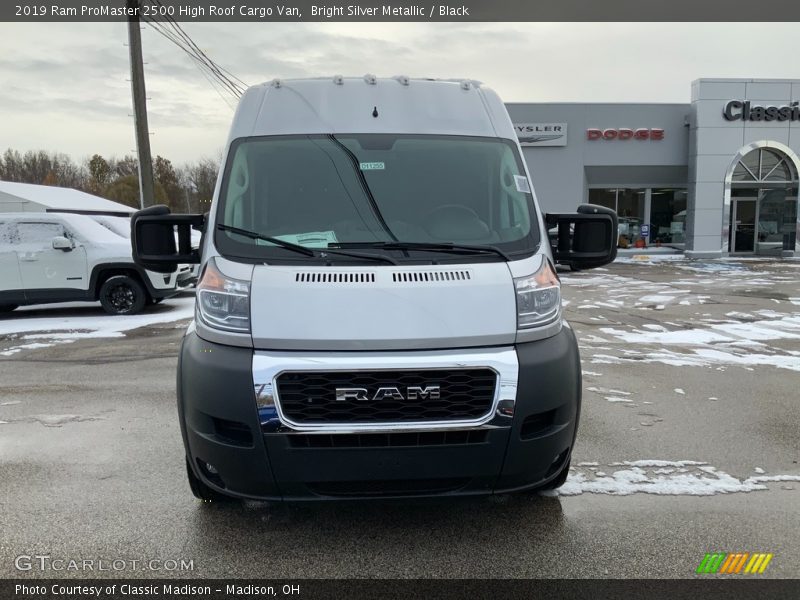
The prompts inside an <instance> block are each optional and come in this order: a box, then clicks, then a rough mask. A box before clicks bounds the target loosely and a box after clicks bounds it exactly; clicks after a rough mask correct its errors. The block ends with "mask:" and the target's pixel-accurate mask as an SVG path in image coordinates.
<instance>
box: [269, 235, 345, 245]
mask: <svg viewBox="0 0 800 600" xmlns="http://www.w3.org/2000/svg"><path fill="white" fill-rule="evenodd" d="M275 237H276V238H278V239H279V240H283V241H285V242H291V243H292V244H300V245H301V246H305V247H306V248H327V247H328V244H335V243H336V242H337V241H338V240H337V239H336V233H334V232H333V231H307V232H305V233H291V234H287V235H276V236H275Z"/></svg>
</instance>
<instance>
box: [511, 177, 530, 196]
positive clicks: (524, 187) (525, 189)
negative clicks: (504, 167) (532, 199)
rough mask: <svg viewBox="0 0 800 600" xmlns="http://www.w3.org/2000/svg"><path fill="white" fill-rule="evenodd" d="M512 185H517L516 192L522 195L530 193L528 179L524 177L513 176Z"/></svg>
mask: <svg viewBox="0 0 800 600" xmlns="http://www.w3.org/2000/svg"><path fill="white" fill-rule="evenodd" d="M514 183H515V184H516V185H517V191H518V192H522V193H523V194H530V193H531V186H530V185H529V184H528V178H527V177H525V176H524V175H514Z"/></svg>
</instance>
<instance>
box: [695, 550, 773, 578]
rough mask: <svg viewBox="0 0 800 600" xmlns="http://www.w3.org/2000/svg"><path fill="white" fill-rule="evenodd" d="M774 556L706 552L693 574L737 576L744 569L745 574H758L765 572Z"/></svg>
mask: <svg viewBox="0 0 800 600" xmlns="http://www.w3.org/2000/svg"><path fill="white" fill-rule="evenodd" d="M774 556H775V555H774V554H771V553H766V552H755V553H753V554H751V553H750V552H731V553H726V552H706V555H705V556H704V557H703V560H702V561H700V564H699V565H698V566H697V569H696V571H695V572H696V573H717V574H727V575H732V574H737V575H738V574H740V573H742V568H743V567H744V573H745V574H750V575H755V574H760V573H763V572H764V571H766V570H767V565H768V564H769V563H770V561H771V560H772V558H773V557H774ZM745 565H746V566H745Z"/></svg>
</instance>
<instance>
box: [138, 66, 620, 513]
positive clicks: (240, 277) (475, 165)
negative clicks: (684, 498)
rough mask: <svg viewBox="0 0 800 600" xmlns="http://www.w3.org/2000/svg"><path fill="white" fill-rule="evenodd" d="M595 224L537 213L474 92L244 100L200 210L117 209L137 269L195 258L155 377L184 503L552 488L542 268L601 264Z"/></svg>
mask: <svg viewBox="0 0 800 600" xmlns="http://www.w3.org/2000/svg"><path fill="white" fill-rule="evenodd" d="M576 200H578V199H576ZM616 221H617V219H616V215H615V214H614V213H613V211H609V210H608V209H604V208H602V207H594V206H591V205H583V206H581V207H580V208H579V209H578V212H577V213H574V214H565V215H543V214H541V212H540V210H539V209H538V206H537V202H536V198H535V196H534V193H533V189H532V183H531V178H530V175H529V173H528V170H527V168H526V165H525V163H524V161H523V158H522V153H521V151H520V147H519V143H518V141H517V138H516V135H515V132H514V128H513V126H512V124H511V121H510V119H509V117H508V114H507V112H506V109H505V107H504V105H503V103H502V102H501V101H500V99H499V98H498V96H497V95H496V94H495V93H494V92H493V91H492V90H490V89H488V88H486V87H484V86H482V85H481V84H479V83H478V82H474V81H466V80H429V79H409V78H407V77H396V78H390V79H380V78H376V77H373V76H370V75H368V76H366V77H364V78H343V77H333V78H328V79H307V80H285V81H280V80H275V81H272V82H270V83H266V84H263V85H259V86H255V87H252V88H250V89H249V90H248V91H247V93H246V94H245V95H244V96H243V98H242V100H241V102H240V104H239V107H238V110H237V112H236V116H235V118H234V121H233V126H232V128H231V132H230V138H229V141H228V145H227V158H226V159H225V164H224V168H223V171H222V173H221V176H220V178H219V180H218V182H217V189H216V192H215V196H214V200H213V203H212V207H211V212H210V213H209V214H208V215H207V216H205V217H204V216H202V215H193V216H187V215H171V214H169V211H168V209H167V208H166V207H153V208H150V209H147V210H144V211H140V212H139V213H137V214H136V215H134V217H133V238H132V243H133V246H134V258H135V260H136V261H137V262H138V263H139V264H140V265H142V266H143V267H146V268H149V269H155V270H163V271H166V272H170V271H171V270H173V269H175V268H176V265H178V264H181V263H189V262H199V263H201V274H200V281H199V283H198V288H197V289H198V291H197V309H196V317H195V320H194V322H193V323H192V324H191V326H190V327H189V329H188V331H187V332H186V336H185V338H184V341H183V346H182V349H181V352H180V359H179V364H178V410H179V414H180V421H181V427H182V433H183V441H184V445H185V448H186V460H187V469H188V476H189V481H190V484H191V488H192V491H193V492H194V493H195V495H196V496H198V497H199V498H201V499H204V500H213V499H221V498H226V497H236V498H258V499H270V500H275V499H287V500H296V499H335V498H368V497H397V496H431V495H458V494H489V493H500V492H509V491H517V490H532V489H541V488H547V487H550V488H552V487H557V486H559V485H561V484H562V483H563V482H564V480H565V478H566V476H567V472H568V469H569V464H570V453H571V451H572V448H573V444H574V442H575V433H576V430H577V425H578V416H579V412H580V403H581V369H580V361H579V357H578V345H577V342H576V340H575V335H574V334H573V331H572V329H571V328H570V327H569V325H568V324H567V323H566V322H565V320H564V318H563V316H562V310H561V291H560V281H559V277H558V275H557V273H556V269H555V267H554V261H557V262H562V263H565V264H571V265H573V266H575V267H577V268H591V267H596V266H600V265H602V264H605V263H607V262H609V261H611V260H613V259H614V257H615V253H616V249H615V248H616V231H617V222H616ZM190 227H195V228H198V229H201V230H203V232H204V235H203V243H202V246H201V249H200V252H196V251H192V249H191V248H190V244H189V239H190V231H189V230H190ZM547 227H557V229H558V235H557V236H555V238H554V248H552V249H551V245H550V243H549V241H548V239H549V238H548V235H547ZM175 230H177V232H178V243H177V246H176V243H175V235H174V231H175Z"/></svg>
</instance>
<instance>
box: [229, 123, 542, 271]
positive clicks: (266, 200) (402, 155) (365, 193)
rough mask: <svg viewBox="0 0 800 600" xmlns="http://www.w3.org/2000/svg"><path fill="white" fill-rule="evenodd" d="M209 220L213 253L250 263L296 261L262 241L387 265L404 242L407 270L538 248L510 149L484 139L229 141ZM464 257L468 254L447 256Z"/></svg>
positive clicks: (528, 199) (526, 191)
mask: <svg viewBox="0 0 800 600" xmlns="http://www.w3.org/2000/svg"><path fill="white" fill-rule="evenodd" d="M216 222H217V224H218V225H221V226H222V227H219V228H218V230H217V231H216V232H215V235H216V242H217V247H218V249H219V250H220V252H222V253H223V255H226V254H227V255H231V256H236V257H243V258H254V259H266V258H269V259H282V258H287V259H298V254H297V253H296V252H295V253H292V252H287V249H286V248H285V247H281V246H279V245H277V244H275V243H271V242H270V241H268V240H266V239H264V238H273V239H275V238H277V239H279V240H282V241H284V242H289V243H291V244H296V245H301V246H305V247H307V248H316V249H322V248H347V247H358V248H359V250H360V251H362V252H384V253H392V254H393V255H396V254H397V253H398V252H400V251H399V250H398V249H397V246H398V244H401V245H402V244H415V245H416V246H415V247H413V248H412V249H411V252H410V253H409V251H408V250H405V251H403V252H402V253H401V254H402V255H403V256H405V257H410V258H411V259H412V260H413V259H418V258H424V257H425V256H424V255H425V253H426V252H427V251H428V250H426V245H427V246H428V247H430V246H432V245H434V244H439V245H441V244H455V245H460V246H472V247H475V246H491V247H494V248H496V249H500V250H501V251H502V252H503V253H506V254H508V253H515V254H516V253H522V252H525V253H531V252H534V251H535V250H536V248H537V246H538V243H539V231H538V226H537V223H538V221H537V218H536V213H535V209H534V203H533V197H532V194H531V191H530V186H529V183H528V181H527V178H526V177H525V171H524V169H523V168H522V162H521V159H520V157H519V153H518V151H517V148H516V145H515V144H514V143H512V142H511V141H509V140H502V139H495V138H484V137H463V136H433V135H388V134H337V135H335V136H334V135H293V136H270V137H258V138H243V139H240V140H236V141H235V142H234V143H233V145H232V147H231V152H230V153H229V158H228V163H227V165H226V169H225V173H224V176H223V181H222V189H221V192H220V201H219V204H218V212H217V219H216ZM225 226H227V227H225ZM234 229H239V230H245V231H247V232H251V233H254V234H257V236H258V237H256V236H253V235H251V236H245V235H241V233H236V232H235V231H234ZM439 250H440V251H441V248H439ZM465 253H467V254H469V249H466V250H464V249H463V248H462V249H461V251H460V252H459V253H458V254H460V255H463V254H465ZM487 254H489V253H487ZM441 258H443V257H442V256H441V255H439V256H437V259H441ZM451 258H458V257H451Z"/></svg>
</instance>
